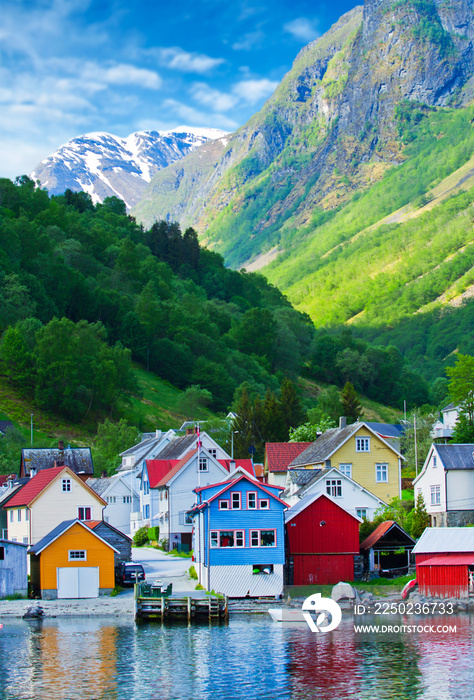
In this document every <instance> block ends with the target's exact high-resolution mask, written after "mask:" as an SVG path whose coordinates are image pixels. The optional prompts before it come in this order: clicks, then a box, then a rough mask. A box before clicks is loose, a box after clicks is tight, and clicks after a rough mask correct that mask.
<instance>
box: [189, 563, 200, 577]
mask: <svg viewBox="0 0 474 700" xmlns="http://www.w3.org/2000/svg"><path fill="white" fill-rule="evenodd" d="M189 576H190V578H195V579H197V577H198V575H197V571H196V569H195V568H194V565H193V566H190V567H189Z"/></svg>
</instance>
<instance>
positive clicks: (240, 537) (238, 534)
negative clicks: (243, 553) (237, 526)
mask: <svg viewBox="0 0 474 700" xmlns="http://www.w3.org/2000/svg"><path fill="white" fill-rule="evenodd" d="M235 546H236V547H245V540H244V531H243V530H236V531H235Z"/></svg>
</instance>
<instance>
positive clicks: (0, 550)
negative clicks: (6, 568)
mask: <svg viewBox="0 0 474 700" xmlns="http://www.w3.org/2000/svg"><path fill="white" fill-rule="evenodd" d="M3 559H5V547H0V560H2V561H3Z"/></svg>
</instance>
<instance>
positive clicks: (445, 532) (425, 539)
mask: <svg viewBox="0 0 474 700" xmlns="http://www.w3.org/2000/svg"><path fill="white" fill-rule="evenodd" d="M431 552H433V554H436V553H437V552H442V553H444V552H474V528H473V527H427V528H426V530H425V531H424V532H423V534H422V536H421V537H420V539H419V540H418V542H417V543H416V545H415V546H414V547H413V553H414V554H429V553H431Z"/></svg>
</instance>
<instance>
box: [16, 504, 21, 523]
mask: <svg viewBox="0 0 474 700" xmlns="http://www.w3.org/2000/svg"><path fill="white" fill-rule="evenodd" d="M16 517H17V520H18V522H19V523H21V508H18V510H17V511H16Z"/></svg>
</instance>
